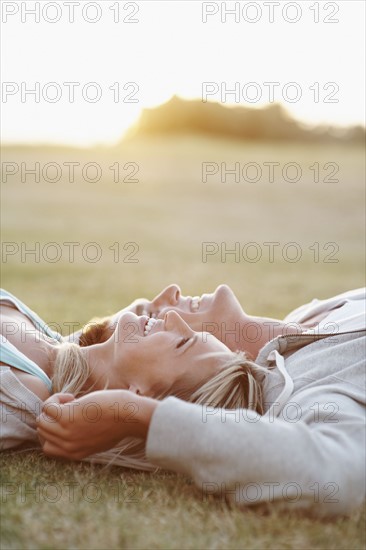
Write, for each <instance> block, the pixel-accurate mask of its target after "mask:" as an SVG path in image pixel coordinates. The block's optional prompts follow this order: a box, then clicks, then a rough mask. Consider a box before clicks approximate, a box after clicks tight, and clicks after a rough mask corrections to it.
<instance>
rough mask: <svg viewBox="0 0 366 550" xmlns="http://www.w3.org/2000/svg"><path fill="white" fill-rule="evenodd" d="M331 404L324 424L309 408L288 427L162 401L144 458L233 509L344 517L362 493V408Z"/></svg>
mask: <svg viewBox="0 0 366 550" xmlns="http://www.w3.org/2000/svg"><path fill="white" fill-rule="evenodd" d="M328 397H329V395H328ZM337 399H338V401H337V402H338V406H339V411H340V412H339V414H338V416H337V418H332V419H331V420H332V421H331V422H327V421H326V420H327V419H328V420H329V411H328V414H327V415H324V418H322V416H321V415H320V417H317V418H314V419H313V421H310V420H309V418H310V417H311V416H314V414H313V413H314V411H310V410H309V411H308V417H307V418H305V420H304V421H303V420H301V421H299V422H296V423H293V422H289V421H286V420H284V419H282V418H271V417H267V416H262V417H260V416H258V415H257V414H256V413H255V412H254V411H249V410H246V409H238V410H235V411H233V410H225V409H213V408H208V407H202V406H200V405H195V404H191V403H186V402H183V401H180V400H179V399H176V398H174V397H169V398H167V399H165V400H164V401H162V402H161V403H160V404H159V405H158V407H157V408H156V410H155V412H154V414H153V417H152V421H151V425H150V429H149V434H148V440H147V447H146V452H147V457H148V459H149V460H151V461H152V462H153V463H155V464H157V465H159V466H161V467H163V468H168V469H172V470H175V471H178V472H182V473H184V474H187V475H189V476H190V477H192V478H193V480H194V481H195V483H196V485H197V487H198V488H199V490H200V492H201V498H202V499H203V500H205V499H207V498H208V497H209V495H210V494H215V495H216V496H218V497H219V498H222V499H228V500H230V501H232V502H235V503H238V504H245V505H250V504H259V503H263V502H267V503H275V502H276V503H277V505H279V506H281V507H284V508H287V509H295V508H308V509H309V508H313V507H315V509H316V513H317V514H318V515H319V514H321V515H337V514H348V513H350V512H351V511H352V510H353V509H354V508H356V507H358V506H359V505H360V504H362V502H363V499H364V496H365V425H364V409H363V407H362V406H361V405H360V404H359V403H357V402H356V401H354V400H352V399H350V398H348V397H346V396H342V395H338V396H337ZM328 402H329V400H328ZM325 405H326V403H325ZM325 410H326V408H325Z"/></svg>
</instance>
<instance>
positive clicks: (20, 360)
mask: <svg viewBox="0 0 366 550" xmlns="http://www.w3.org/2000/svg"><path fill="white" fill-rule="evenodd" d="M5 301H7V302H10V303H12V304H13V305H14V306H15V307H16V308H17V309H18V310H19V311H20V312H21V313H24V315H26V316H27V317H28V319H30V320H31V321H32V323H33V324H34V326H35V327H36V329H37V330H39V331H40V332H43V333H44V334H46V335H47V336H49V337H50V338H53V339H54V340H57V341H58V342H60V341H62V335H61V334H60V333H58V332H55V331H53V330H51V329H50V328H49V327H48V325H47V323H45V322H44V321H42V319H41V318H40V317H39V316H38V315H37V314H36V313H35V312H34V311H32V310H31V309H30V308H29V307H27V306H26V305H25V304H23V302H21V301H20V300H18V298H16V297H15V296H13V295H12V294H11V293H10V292H7V291H6V290H4V289H0V302H5ZM0 360H1V362H2V363H5V364H6V365H9V366H10V367H15V368H17V369H19V370H22V371H23V372H26V373H28V374H33V375H34V376H37V377H38V378H40V379H41V380H42V381H43V382H44V383H45V384H46V386H47V388H48V389H49V390H50V391H52V382H51V380H50V379H49V378H48V376H47V374H46V373H45V372H44V371H43V370H42V369H41V368H40V367H39V366H38V365H36V363H34V361H32V360H31V359H29V358H28V357H27V356H26V355H24V353H22V352H21V351H19V350H18V349H17V348H16V347H15V346H14V345H13V344H12V343H11V342H9V340H8V339H7V338H6V337H5V336H0Z"/></svg>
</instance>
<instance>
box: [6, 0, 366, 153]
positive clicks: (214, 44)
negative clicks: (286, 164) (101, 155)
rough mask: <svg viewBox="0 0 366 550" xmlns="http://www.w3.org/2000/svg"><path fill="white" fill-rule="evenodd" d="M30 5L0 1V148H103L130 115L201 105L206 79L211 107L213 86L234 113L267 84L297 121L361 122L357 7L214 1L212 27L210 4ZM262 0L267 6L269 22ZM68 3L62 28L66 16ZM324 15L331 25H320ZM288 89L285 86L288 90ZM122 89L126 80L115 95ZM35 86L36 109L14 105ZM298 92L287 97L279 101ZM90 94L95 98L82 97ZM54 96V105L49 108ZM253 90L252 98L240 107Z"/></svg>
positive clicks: (265, 95)
mask: <svg viewBox="0 0 366 550" xmlns="http://www.w3.org/2000/svg"><path fill="white" fill-rule="evenodd" d="M35 4H37V3H36V2H33V1H32V2H30V1H27V2H17V1H13V2H6V1H5V0H2V2H1V7H2V56H1V67H2V68H1V77H2V82H3V84H2V100H1V101H2V102H1V110H2V139H3V141H4V142H43V143H65V144H75V145H91V144H95V143H106V144H110V143H115V142H116V141H118V140H119V139H120V138H121V136H122V134H123V132H124V131H125V130H126V129H127V128H128V127H129V126H130V125H131V123H133V122H134V121H135V120H136V119H137V117H138V115H139V113H140V111H141V109H143V108H144V107H153V106H155V105H158V104H160V103H163V102H165V101H166V100H168V99H169V98H170V97H171V96H172V95H174V94H176V95H179V96H181V97H183V98H187V99H192V98H198V99H201V98H202V87H203V83H204V82H209V83H214V84H212V85H211V88H210V89H212V90H214V91H213V93H212V95H210V96H209V99H211V100H213V101H220V100H221V94H220V92H221V91H224V90H225V87H226V88H227V89H233V88H234V87H235V86H237V90H239V94H240V96H239V100H240V104H241V105H243V106H261V105H263V104H265V103H268V101H269V100H270V99H271V98H270V95H269V89H270V86H269V85H268V84H267V85H265V84H264V83H266V82H267V83H268V82H277V83H279V85H278V86H277V85H276V86H275V87H274V99H276V100H277V101H281V102H282V104H283V105H284V106H285V107H286V108H287V109H288V110H289V111H290V112H291V113H292V114H293V115H294V116H296V117H297V118H299V119H300V120H303V121H305V122H308V123H314V124H316V123H330V124H339V125H348V124H364V117H365V112H364V95H365V71H364V67H365V40H364V21H365V3H364V2H363V1H362V0H360V1H349V0H341V1H338V2H324V1H322V2H314V1H306V0H305V1H304V0H301V1H298V2H287V1H280V2H259V1H258V2H236V3H235V2H226V3H224V5H226V7H227V9H230V8H231V9H232V8H233V7H234V6H235V4H237V5H238V8H237V9H239V12H238V13H237V15H236V17H238V18H239V21H238V22H236V21H235V15H229V14H228V15H227V20H226V22H224V21H222V19H223V18H224V15H225V14H224V13H223V12H222V11H221V5H222V2H206V3H205V2H199V1H171V2H169V1H160V2H157V1H154V0H146V1H143V2H121V1H120V2H117V1H116V0H114V1H108V0H103V1H99V2H89V1H88V0H79V1H78V2H77V1H75V2H70V1H69V2H66V1H54V2H51V1H50V2H49V1H48V0H43V1H41V2H39V3H38V4H39V6H40V7H39V12H40V22H35V16H34V15H32V14H30V13H28V12H27V11H26V10H31V9H35ZM71 4H72V5H71ZM268 4H272V8H271V9H273V10H274V11H273V13H274V15H273V18H274V20H273V22H272V23H271V22H270V15H271V14H270V7H269V6H268ZM275 4H280V5H279V6H277V5H275ZM87 5H88V6H87ZM45 6H46V8H45ZM286 6H287V7H286ZM72 8H73V9H74V22H73V23H71V22H69V21H68V20H69V17H70V14H71V10H72ZM117 8H118V9H119V14H118V13H117ZM83 10H84V11H83ZM317 10H318V13H317ZM208 11H213V12H215V11H217V13H213V14H212V15H207V17H206V19H207V21H206V22H205V23H204V22H203V20H202V19H203V12H208ZM13 12H14V13H13ZM117 17H118V18H119V21H117V22H114V18H117ZM317 17H318V18H319V22H318V23H316V22H314V19H316V18H317ZM57 18H59V21H57V22H55V23H51V22H49V21H47V19H49V20H55V19H57ZM256 18H257V19H258V21H257V22H249V20H251V21H253V20H255V19H256ZM296 18H298V19H299V20H298V21H297V22H293V23H290V22H289V21H286V19H288V20H294V19H296ZM325 18H328V19H329V20H333V21H334V20H336V19H338V20H339V21H338V22H334V23H325V22H324V19H325ZM22 19H23V21H22ZM85 19H89V20H93V19H99V20H98V21H97V22H95V23H90V22H88V21H87V20H85ZM124 19H132V20H135V21H137V22H135V23H129V22H127V21H124ZM52 82H53V83H56V85H50V84H49V83H52ZM65 82H69V83H70V82H74V83H79V86H76V85H75V88H74V92H75V100H74V103H71V102H70V100H69V96H70V90H71V84H69V85H65V84H64V83H65ZM253 82H254V83H255V85H250V86H248V83H253ZM291 82H292V83H295V85H290V86H288V84H289V83H291ZM22 83H23V84H22ZM36 83H38V84H36ZM89 83H96V86H95V85H94V84H92V85H90V84H89ZM115 83H119V84H118V86H119V94H120V97H119V99H123V98H127V97H128V96H129V95H130V97H131V99H134V100H137V102H133V103H127V102H123V101H119V102H114V99H115V97H114V95H115V94H116V93H117V86H116V85H115ZM128 83H134V84H129V85H128V86H127V88H126V89H123V87H124V86H125V85H126V84H128ZM235 83H237V84H235ZM315 83H316V84H315ZM314 84H315V85H314ZM36 86H39V90H40V97H39V102H38V103H37V102H35V98H34V95H29V94H28V95H25V96H24V97H23V98H22V95H21V92H22V91H23V94H24V93H25V92H26V91H27V90H29V89H32V88H33V89H34V88H35V87H36ZM111 86H114V88H113V89H112V90H111V89H110V87H111ZM324 87H325V89H324ZM215 90H218V91H217V92H216V91H215ZM299 90H300V92H301V97H300V98H299V100H298V101H297V102H292V103H291V102H289V101H288V99H292V98H294V97H295V94H297V93H299ZM96 92H99V93H100V94H101V97H100V99H99V101H97V102H95V103H92V102H88V101H87V100H86V99H85V98H87V99H89V100H90V99H93V98H94V97H95V94H96ZM57 93H58V94H60V97H59V99H58V100H57V101H55V102H53V103H52V102H50V101H49V100H50V99H53V98H55V97H56V94H57ZM83 93H84V96H85V97H83ZM256 94H258V98H259V97H260V96H261V100H258V101H257V102H256V103H250V101H248V99H249V100H250V99H253V98H254V97H255V95H256ZM283 94H285V97H284V98H283ZM286 94H287V95H286ZM43 96H44V97H43ZM327 98H328V99H327ZM47 99H48V101H47ZM56 99H57V97H56ZM236 99H237V98H235V96H234V94H231V95H227V96H226V97H225V96H224V97H223V100H224V102H225V103H227V104H235V100H236ZM316 99H317V101H316ZM325 99H327V100H328V101H329V100H333V101H334V100H338V101H337V102H330V103H329V102H325V101H324V100H325Z"/></svg>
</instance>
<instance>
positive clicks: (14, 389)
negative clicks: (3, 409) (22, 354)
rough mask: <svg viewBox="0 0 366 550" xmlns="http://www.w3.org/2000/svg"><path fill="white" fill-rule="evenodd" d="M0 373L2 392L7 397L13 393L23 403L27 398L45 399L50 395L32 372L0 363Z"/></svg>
mask: <svg viewBox="0 0 366 550" xmlns="http://www.w3.org/2000/svg"><path fill="white" fill-rule="evenodd" d="M0 375H1V393H2V394H7V395H9V397H10V395H14V396H16V397H17V398H18V399H21V400H22V402H25V404H27V402H28V401H29V400H35V401H38V400H41V401H45V400H46V399H48V397H50V392H49V391H48V389H47V387H46V385H45V384H44V382H42V380H41V379H40V378H38V377H37V376H34V375H33V374H28V373H26V372H22V371H20V370H19V369H16V368H13V367H9V365H6V364H5V363H0ZM32 398H33V399H32Z"/></svg>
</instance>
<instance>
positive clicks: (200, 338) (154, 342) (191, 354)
mask: <svg viewBox="0 0 366 550" xmlns="http://www.w3.org/2000/svg"><path fill="white" fill-rule="evenodd" d="M161 317H163V318H161ZM105 344H106V346H111V347H112V349H111V348H108V349H109V351H108V353H109V355H108V357H111V356H112V371H113V372H112V374H113V377H114V378H115V379H116V381H115V382H113V383H114V384H115V385H116V387H120V388H127V389H130V390H131V391H135V392H137V393H140V394H142V395H147V396H157V395H159V394H161V393H165V392H169V389H170V388H172V387H173V386H174V387H177V385H179V387H188V388H194V387H196V386H199V385H201V384H203V383H204V382H205V381H207V380H208V379H209V378H212V377H213V376H215V375H216V374H217V373H218V372H219V370H220V369H221V367H222V365H223V363H224V360H225V359H227V358H228V355H227V354H228V353H229V350H228V348H227V347H226V346H225V345H224V344H222V343H221V342H220V341H219V340H217V339H216V338H214V337H213V336H212V335H210V334H208V333H204V332H195V331H194V330H192V329H191V328H190V327H189V326H188V325H187V324H186V323H185V322H184V321H183V319H182V318H181V317H180V316H179V315H178V314H177V313H176V312H175V311H168V312H166V313H165V314H164V315H162V311H160V312H159V319H152V318H150V317H149V316H146V315H142V316H137V315H136V314H134V313H133V312H125V313H123V314H121V316H120V318H119V320H118V322H117V326H116V329H115V331H114V333H113V335H112V336H111V338H110V339H109V340H108V341H107V342H106V343H105ZM213 353H214V354H215V355H214V356H213V355H212V354H213ZM106 357H107V356H106Z"/></svg>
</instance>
